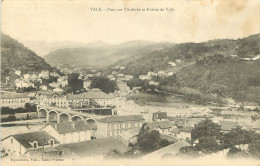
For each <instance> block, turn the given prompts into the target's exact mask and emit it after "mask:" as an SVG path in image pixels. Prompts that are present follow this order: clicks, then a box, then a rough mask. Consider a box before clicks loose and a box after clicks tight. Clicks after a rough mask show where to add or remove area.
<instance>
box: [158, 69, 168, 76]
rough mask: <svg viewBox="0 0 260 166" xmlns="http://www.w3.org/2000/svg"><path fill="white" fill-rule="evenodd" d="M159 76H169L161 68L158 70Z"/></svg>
mask: <svg viewBox="0 0 260 166" xmlns="http://www.w3.org/2000/svg"><path fill="white" fill-rule="evenodd" d="M157 75H158V76H159V77H166V76H167V73H165V71H163V70H160V71H158V74H157Z"/></svg>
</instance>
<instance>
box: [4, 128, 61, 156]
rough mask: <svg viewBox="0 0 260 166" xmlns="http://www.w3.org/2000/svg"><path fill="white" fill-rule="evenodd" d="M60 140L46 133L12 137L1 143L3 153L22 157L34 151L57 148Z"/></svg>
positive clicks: (40, 132) (39, 132) (37, 132)
mask: <svg viewBox="0 0 260 166" xmlns="http://www.w3.org/2000/svg"><path fill="white" fill-rule="evenodd" d="M58 144H59V142H58V140H57V139H55V138H54V137H52V136H51V135H50V134H48V133H47V132H45V131H36V132H31V133H23V134H16V135H10V136H8V137H6V138H4V139H3V140H2V141H1V151H2V152H4V153H5V154H6V153H7V154H8V155H15V156H22V155H24V154H25V153H28V152H30V151H33V150H39V149H43V150H44V149H47V148H55V147H56V146H57V145H58Z"/></svg>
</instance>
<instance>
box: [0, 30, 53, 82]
mask: <svg viewBox="0 0 260 166" xmlns="http://www.w3.org/2000/svg"><path fill="white" fill-rule="evenodd" d="M16 69H19V70H22V72H23V73H26V72H28V71H30V72H33V71H41V70H50V69H51V66H50V65H49V64H48V63H46V62H45V60H44V59H43V58H41V57H39V56H37V55H36V54H35V53H34V52H33V51H31V50H30V49H28V48H26V47H24V46H23V45H22V44H21V43H19V42H18V41H16V40H15V39H13V38H11V37H9V36H8V35H5V34H3V33H1V79H2V81H3V80H4V79H5V77H6V76H9V75H11V74H12V72H13V70H16Z"/></svg>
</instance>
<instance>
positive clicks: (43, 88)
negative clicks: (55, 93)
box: [40, 85, 48, 90]
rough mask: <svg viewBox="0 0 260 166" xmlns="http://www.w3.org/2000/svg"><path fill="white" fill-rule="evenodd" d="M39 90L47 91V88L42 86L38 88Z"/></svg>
mask: <svg viewBox="0 0 260 166" xmlns="http://www.w3.org/2000/svg"><path fill="white" fill-rule="evenodd" d="M40 89H41V90H48V87H47V86H46V85H42V86H41V87H40Z"/></svg>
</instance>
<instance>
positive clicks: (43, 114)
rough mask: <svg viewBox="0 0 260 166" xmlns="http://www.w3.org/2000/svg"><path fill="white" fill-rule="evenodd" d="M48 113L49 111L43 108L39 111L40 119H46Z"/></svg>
mask: <svg viewBox="0 0 260 166" xmlns="http://www.w3.org/2000/svg"><path fill="white" fill-rule="evenodd" d="M48 113H49V112H48V110H46V109H44V108H41V109H39V111H38V117H39V118H46V117H47V114H48Z"/></svg>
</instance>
